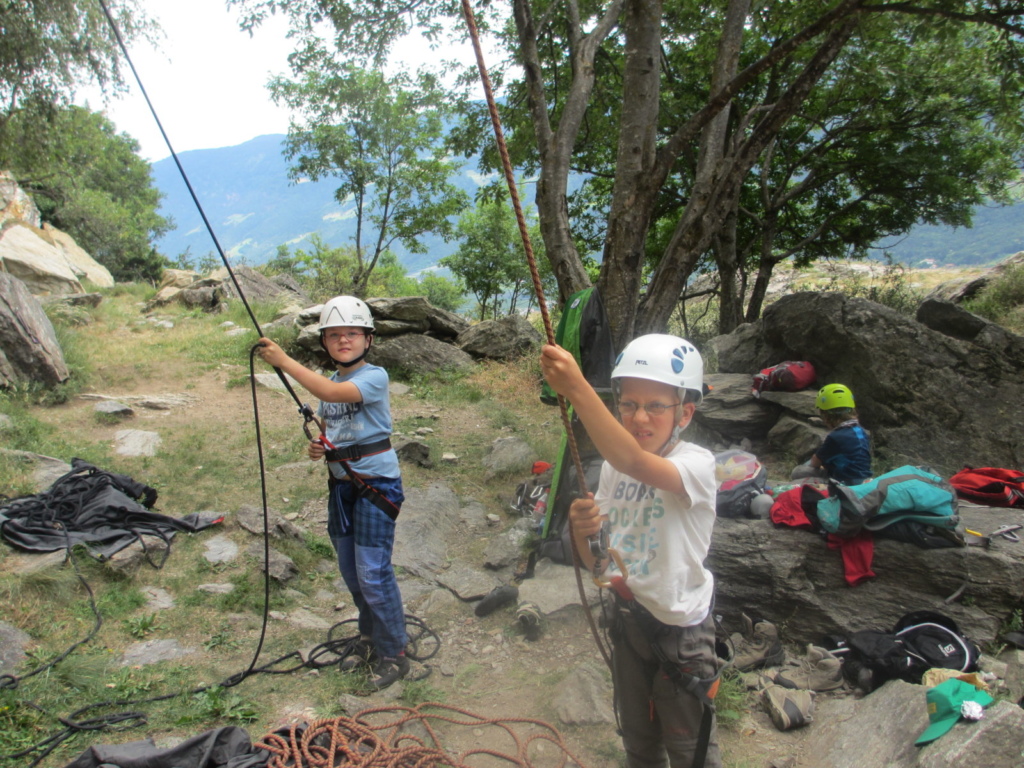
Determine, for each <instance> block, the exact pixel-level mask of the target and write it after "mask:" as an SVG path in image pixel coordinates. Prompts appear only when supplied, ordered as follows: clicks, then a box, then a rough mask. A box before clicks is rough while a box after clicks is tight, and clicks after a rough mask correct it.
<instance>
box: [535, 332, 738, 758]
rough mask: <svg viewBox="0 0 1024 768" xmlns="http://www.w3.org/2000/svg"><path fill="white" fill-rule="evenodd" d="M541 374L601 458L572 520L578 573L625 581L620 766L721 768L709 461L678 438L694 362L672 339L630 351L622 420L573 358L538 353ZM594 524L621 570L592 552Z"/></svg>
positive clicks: (692, 404)
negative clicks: (592, 490)
mask: <svg viewBox="0 0 1024 768" xmlns="http://www.w3.org/2000/svg"><path fill="white" fill-rule="evenodd" d="M541 368H542V370H543V372H544V376H545V378H546V379H547V381H548V383H549V384H550V385H551V387H552V388H553V389H554V390H555V391H556V392H558V393H559V394H561V395H562V396H564V397H565V398H566V399H568V400H569V402H571V403H572V406H573V408H574V410H575V412H576V414H577V415H578V416H579V418H580V419H581V420H582V421H583V424H584V426H585V427H586V429H587V434H588V435H589V436H590V438H591V439H592V440H593V441H594V444H595V445H596V446H597V448H598V450H599V451H600V452H601V455H602V456H603V457H604V459H605V463H604V466H603V467H602V469H601V480H600V484H599V486H598V489H597V494H596V496H595V495H593V494H588V498H583V499H577V500H576V501H574V502H573V504H572V506H571V508H570V511H569V518H570V521H571V523H572V531H573V536H574V538H575V542H576V545H577V547H578V549H579V552H580V555H581V557H582V558H583V561H584V563H585V565H586V566H587V567H588V568H591V569H594V570H595V572H603V573H606V574H607V575H609V576H611V577H612V579H611V580H612V581H613V582H614V581H615V580H616V577H621V576H624V577H625V586H626V587H628V590H622V589H619V588H617V589H616V590H615V606H616V611H615V613H616V615H615V616H614V617H613V622H612V625H611V626H612V632H611V637H612V667H613V669H612V675H613V681H614V686H615V704H616V708H617V710H618V714H619V719H620V723H621V727H622V740H623V746H624V748H625V751H626V765H627V768H663V766H665V765H666V759H667V762H668V764H669V765H670V766H671V767H672V768H691V766H692V767H693V768H697V766H702V765H703V766H710V767H712V768H717V767H718V766H721V756H720V754H719V750H718V742H717V734H716V731H717V728H716V723H715V720H714V711H713V708H712V706H711V704H712V701H711V699H712V698H713V696H714V692H715V690H716V689H717V675H718V671H719V666H720V664H719V661H718V657H717V655H716V653H715V628H714V618H713V616H712V615H711V606H712V602H713V598H714V578H713V577H712V575H711V573H710V571H708V570H707V569H706V568H705V567H704V559H705V558H706V556H707V553H708V547H709V545H710V543H711V531H712V528H713V527H714V522H715V495H716V491H717V483H716V480H715V457H714V455H713V454H712V453H711V452H710V451H708V450H706V449H704V448H701V447H700V446H697V445H694V444H692V443H687V442H684V441H682V440H680V433H681V431H682V430H683V429H684V428H685V427H686V426H687V424H689V423H690V420H691V419H692V418H693V413H694V410H695V409H696V406H697V404H698V403H699V402H700V401H701V399H702V397H703V387H704V364H703V361H702V360H701V356H700V353H699V352H698V351H697V349H696V348H695V347H694V346H693V345H692V344H690V342H688V341H686V340H685V339H681V338H679V337H678V336H668V335H663V334H651V335H648V336H641V337H640V338H638V339H635V340H634V341H632V342H630V344H628V345H627V346H626V349H625V350H623V352H622V354H621V355H620V356H619V358H618V360H617V361H616V364H615V369H614V370H613V371H612V387H613V391H614V393H615V397H616V408H617V411H618V415H619V420H618V421H617V420H616V419H615V417H614V416H613V415H612V414H611V413H610V412H609V410H608V408H607V407H606V406H605V404H604V402H603V401H602V400H601V398H600V397H599V396H598V394H597V393H596V392H595V391H594V389H593V388H592V387H591V386H590V385H589V384H588V383H587V381H586V380H585V379H584V377H583V375H582V373H581V372H580V369H579V366H578V365H577V363H576V360H575V359H574V358H573V356H572V355H571V354H570V353H569V352H567V351H566V350H564V349H562V348H561V347H557V346H551V345H546V346H545V347H544V348H543V350H542V351H541ZM602 526H605V527H606V528H607V536H608V547H609V549H611V550H616V551H617V552H618V553H619V554H620V555H621V558H622V560H623V565H624V566H625V569H626V571H627V573H625V574H621V573H619V568H618V565H617V564H616V563H615V562H613V561H609V560H607V559H605V558H603V557H600V558H599V557H595V555H594V554H593V553H592V552H591V549H590V539H591V537H595V536H599V535H600V534H601V531H602ZM595 565H596V569H595V567H594V566H595ZM619 585H620V586H621V580H620V581H619ZM624 593H625V595H624ZM630 593H631V595H630ZM630 596H631V597H632V600H630V599H629V597H630Z"/></svg>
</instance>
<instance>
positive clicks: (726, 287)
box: [713, 210, 743, 333]
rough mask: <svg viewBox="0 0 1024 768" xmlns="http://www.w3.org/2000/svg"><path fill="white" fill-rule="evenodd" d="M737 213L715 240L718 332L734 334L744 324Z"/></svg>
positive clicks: (727, 218) (734, 213)
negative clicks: (717, 281)
mask: <svg viewBox="0 0 1024 768" xmlns="http://www.w3.org/2000/svg"><path fill="white" fill-rule="evenodd" d="M736 218H737V214H736V211H735V210H734V211H732V212H731V213H729V215H728V216H727V217H726V219H725V222H724V223H723V224H722V228H721V230H719V233H718V237H716V238H715V241H716V242H715V248H714V249H713V252H714V255H715V263H716V264H718V278H719V288H718V332H719V333H732V332H733V331H734V330H735V329H736V326H738V325H739V324H740V323H742V322H743V286H742V285H741V284H740V281H739V279H738V278H739V273H740V265H739V259H738V258H737V253H736Z"/></svg>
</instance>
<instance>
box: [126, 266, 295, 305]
mask: <svg viewBox="0 0 1024 768" xmlns="http://www.w3.org/2000/svg"><path fill="white" fill-rule="evenodd" d="M232 273H234V280H233V279H232V278H231V274H230V273H229V272H228V270H227V268H226V267H221V268H220V269H217V270H214V271H213V272H211V273H210V274H209V276H207V277H200V276H199V275H198V274H196V273H195V272H190V271H188V270H184V269H165V270H164V272H163V275H162V277H161V280H160V285H159V286H158V287H157V292H156V295H155V296H153V298H152V299H150V300H149V302H148V303H147V304H146V310H147V311H149V310H152V309H156V308H158V307H164V306H167V305H168V304H172V303H178V304H181V305H183V306H185V307H189V308H190V309H202V310H203V311H206V312H221V311H223V310H224V309H225V307H226V301H227V300H228V299H238V298H239V291H238V288H239V287H240V288H241V290H242V294H244V295H245V299H246V301H249V302H263V303H275V304H277V305H278V307H279V312H280V314H281V315H282V316H289V315H294V314H296V313H298V312H300V311H301V310H302V308H303V307H308V306H309V305H310V304H311V303H312V302H311V300H310V298H309V297H308V296H306V294H305V293H304V292H303V291H302V289H301V288H299V286H298V284H297V283H296V282H295V280H293V279H292V278H290V277H287V276H282V275H278V276H276V277H274V278H270V277H266V276H265V275H263V274H262V273H261V272H257V271H256V270H255V269H252V268H251V267H245V266H241V267H235V268H234V269H233V270H232ZM235 281H237V282H238V287H236V285H235Z"/></svg>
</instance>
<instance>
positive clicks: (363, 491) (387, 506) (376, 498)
mask: <svg viewBox="0 0 1024 768" xmlns="http://www.w3.org/2000/svg"><path fill="white" fill-rule="evenodd" d="M337 461H338V463H340V464H341V466H343V467H344V468H345V474H346V475H348V479H349V480H350V481H351V482H353V483H355V485H356V488H358V489H359V490H358V493H359V495H360V496H362V497H363V498H365V499H367V500H368V501H369V502H370V503H371V504H373V506H375V507H376V508H377V509H379V510H380V511H381V512H383V513H384V514H385V515H387V516H388V517H390V518H391V519H392V520H397V519H398V513H399V512H400V511H401V510H400V509H399V508H398V507H397V506H395V505H394V504H393V503H392V501H391V499H389V498H388V497H387V496H385V495H384V494H383V493H381V492H380V491H378V490H377V489H376V488H374V487H373V486H372V485H370V484H369V483H368V482H366V480H365V479H364V478H362V477H360V476H359V475H357V474H356V473H355V472H354V471H353V470H352V468H351V467H350V466H349V465H348V462H347V461H344V460H343V459H338V460H337ZM340 482H341V480H339V479H338V478H336V477H335V476H334V475H332V474H330V471H329V470H328V474H327V484H328V485H329V486H330V487H331V488H333V487H334V485H335V483H340Z"/></svg>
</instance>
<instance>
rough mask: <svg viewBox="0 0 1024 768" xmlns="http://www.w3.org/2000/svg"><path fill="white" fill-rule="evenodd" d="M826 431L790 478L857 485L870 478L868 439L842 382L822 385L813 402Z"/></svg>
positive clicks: (851, 398)
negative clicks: (811, 452) (818, 446)
mask: <svg viewBox="0 0 1024 768" xmlns="http://www.w3.org/2000/svg"><path fill="white" fill-rule="evenodd" d="M815 405H817V407H818V415H819V416H820V417H821V420H822V421H823V422H825V426H826V427H828V429H829V433H828V434H827V435H825V439H824V441H822V443H821V447H820V448H818V450H817V451H815V452H814V455H813V456H812V457H811V458H810V460H809V461H807V462H806V463H805V464H801V465H800V466H798V467H797V468H796V469H794V470H793V473H792V475H791V477H792V479H793V480H820V481H821V482H824V481H826V480H835V481H836V482H838V483H843V484H844V485H860V484H861V483H863V482H864V481H865V480H870V479H871V474H872V473H871V439H870V438H869V437H868V433H867V432H866V431H865V430H864V428H863V427H862V426H861V425H860V422H859V421H858V420H857V408H856V405H855V403H854V400H853V393H852V392H851V391H850V389H849V387H846V386H844V385H842V384H826V385H825V386H824V387H822V388H821V390H820V391H819V392H818V399H817V400H816V401H815Z"/></svg>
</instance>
